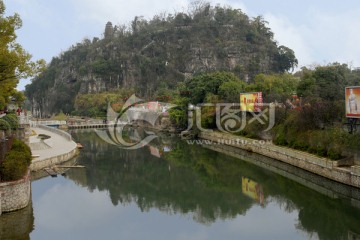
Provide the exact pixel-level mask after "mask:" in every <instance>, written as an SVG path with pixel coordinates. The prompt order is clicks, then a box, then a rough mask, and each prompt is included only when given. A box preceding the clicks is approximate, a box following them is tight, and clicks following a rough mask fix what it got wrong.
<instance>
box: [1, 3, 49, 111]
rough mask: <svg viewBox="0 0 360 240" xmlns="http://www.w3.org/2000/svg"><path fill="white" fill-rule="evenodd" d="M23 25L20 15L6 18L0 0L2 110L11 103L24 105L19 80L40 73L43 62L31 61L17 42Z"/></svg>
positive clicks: (3, 6) (29, 56)
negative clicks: (18, 32) (18, 85)
mask: <svg viewBox="0 0 360 240" xmlns="http://www.w3.org/2000/svg"><path fill="white" fill-rule="evenodd" d="M21 25H22V22H21V19H20V17H19V15H18V14H15V15H13V16H6V17H5V5H4V2H3V1H2V0H0V110H3V109H4V108H5V107H6V105H7V104H8V103H9V102H10V101H11V100H13V101H15V102H17V103H22V102H23V101H24V100H25V97H24V95H23V94H22V93H21V92H19V91H17V90H16V86H17V84H18V83H19V79H21V78H26V77H30V76H34V75H35V74H36V73H38V72H39V71H40V70H41V69H42V66H43V65H44V62H43V61H38V62H37V63H35V62H32V61H31V55H30V54H29V53H27V52H26V51H25V50H24V49H23V48H22V47H21V45H20V44H18V43H17V42H16V33H15V31H16V30H18V29H19V28H20V27H21Z"/></svg>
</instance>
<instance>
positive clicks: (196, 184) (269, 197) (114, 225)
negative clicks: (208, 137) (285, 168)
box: [0, 131, 360, 240]
mask: <svg viewBox="0 0 360 240" xmlns="http://www.w3.org/2000/svg"><path fill="white" fill-rule="evenodd" d="M72 135H73V136H74V138H75V139H76V141H79V142H81V143H82V144H83V146H84V149H83V150H82V152H81V155H80V156H79V157H78V159H77V161H78V163H79V164H81V165H84V166H86V168H85V169H71V170H69V171H68V172H67V174H66V176H58V177H57V178H51V177H45V178H41V179H39V180H36V181H34V182H33V183H32V204H31V205H30V206H29V207H28V208H27V209H25V210H23V211H20V212H17V213H14V214H5V215H3V216H1V217H0V224H1V227H0V230H1V232H0V233H1V234H2V235H1V239H29V238H30V239H32V240H34V239H51V240H56V239H61V240H63V239H88V240H90V239H94V240H95V239H96V240H98V239H156V240H160V239H186V240H189V239H196V240H199V239H200V240H201V239H286V240H287V239H326V240H327V239H359V236H360V235H359V233H360V201H359V200H357V199H356V196H358V191H357V190H354V189H352V188H347V187H345V186H341V185H336V186H335V187H336V188H337V189H339V191H340V192H351V194H352V195H354V196H355V198H354V197H353V198H348V197H344V196H342V195H341V194H336V193H334V192H331V191H328V192H326V191H325V192H324V191H323V192H322V193H320V192H321V191H320V192H319V190H317V191H315V190H313V189H318V188H317V186H316V185H313V184H308V185H309V186H304V185H303V184H300V183H298V182H296V181H293V180H289V179H288V178H285V177H284V176H281V175H279V174H277V173H274V172H273V171H269V170H265V169H264V168H262V167H259V166H256V165H254V164H252V163H249V162H247V161H243V160H240V159H237V158H234V157H230V156H227V155H225V154H223V153H219V152H216V151H213V150H210V149H207V148H203V147H201V146H195V145H194V146H190V145H188V144H187V143H186V142H184V141H180V140H178V139H177V138H173V137H169V136H163V137H161V138H159V139H156V140H155V141H153V142H152V143H151V144H150V146H146V147H144V148H141V149H138V150H122V149H119V148H118V147H116V146H113V145H110V144H107V143H105V142H104V141H102V140H101V139H100V138H98V137H97V135H96V134H95V133H94V132H93V131H77V132H73V133H72ZM255 158H256V157H254V160H253V161H254V162H255V161H256V159H255ZM258 165H259V164H258ZM260 165H261V164H260ZM324 181H325V180H324ZM319 189H321V188H319ZM359 195H360V194H359ZM19 226H21V227H19Z"/></svg>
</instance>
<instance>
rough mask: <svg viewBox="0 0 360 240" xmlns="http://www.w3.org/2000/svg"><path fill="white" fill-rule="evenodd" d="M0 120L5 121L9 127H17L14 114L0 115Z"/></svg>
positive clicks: (17, 120)
mask: <svg viewBox="0 0 360 240" xmlns="http://www.w3.org/2000/svg"><path fill="white" fill-rule="evenodd" d="M2 120H4V121H6V122H7V123H8V124H9V125H10V127H11V129H18V128H19V119H18V117H17V116H16V115H15V114H6V115H5V116H4V117H2Z"/></svg>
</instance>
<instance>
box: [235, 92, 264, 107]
mask: <svg viewBox="0 0 360 240" xmlns="http://www.w3.org/2000/svg"><path fill="white" fill-rule="evenodd" d="M262 103H263V98H262V92H252V93H240V110H241V111H243V112H261V106H262Z"/></svg>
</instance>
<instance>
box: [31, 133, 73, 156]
mask: <svg viewBox="0 0 360 240" xmlns="http://www.w3.org/2000/svg"><path fill="white" fill-rule="evenodd" d="M31 130H33V131H35V133H36V134H37V135H38V134H46V135H48V136H50V137H51V138H49V139H46V140H44V142H41V141H40V139H39V138H38V136H37V135H36V136H30V148H31V152H32V154H33V155H39V157H37V158H34V159H33V160H36V161H41V160H46V159H49V158H52V157H56V156H60V155H63V154H66V153H69V152H71V151H73V150H74V149H75V148H76V143H75V142H74V141H70V140H69V139H66V138H65V137H63V136H61V135H59V134H56V133H54V132H50V131H47V130H45V129H42V128H36V127H34V128H31Z"/></svg>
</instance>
